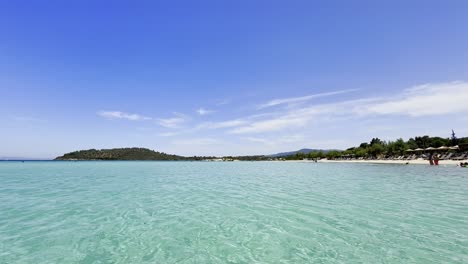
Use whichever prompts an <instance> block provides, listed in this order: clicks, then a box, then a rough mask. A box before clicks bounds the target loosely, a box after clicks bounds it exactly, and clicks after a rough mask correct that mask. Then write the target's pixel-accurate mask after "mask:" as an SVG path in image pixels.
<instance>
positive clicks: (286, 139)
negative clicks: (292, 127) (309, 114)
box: [242, 135, 305, 146]
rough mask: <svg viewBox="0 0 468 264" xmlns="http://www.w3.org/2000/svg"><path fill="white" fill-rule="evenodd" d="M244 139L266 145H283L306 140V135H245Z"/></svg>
mask: <svg viewBox="0 0 468 264" xmlns="http://www.w3.org/2000/svg"><path fill="white" fill-rule="evenodd" d="M242 139H244V140H247V141H250V142H255V143H262V144H265V145H271V146H274V145H282V144H290V143H296V142H302V141H304V140H305V137H304V135H286V136H279V137H244V138H242Z"/></svg>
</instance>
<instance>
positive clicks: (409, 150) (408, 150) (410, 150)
mask: <svg viewBox="0 0 468 264" xmlns="http://www.w3.org/2000/svg"><path fill="white" fill-rule="evenodd" d="M405 151H407V152H412V151H414V150H412V149H407V150H405Z"/></svg>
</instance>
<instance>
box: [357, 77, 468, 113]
mask: <svg viewBox="0 0 468 264" xmlns="http://www.w3.org/2000/svg"><path fill="white" fill-rule="evenodd" d="M467 102H468V83H466V82H460V81H459V82H449V83H434V84H425V85H419V86H415V87H412V88H409V89H407V90H405V91H404V92H403V93H402V94H401V95H400V96H398V97H396V98H392V99H389V100H388V101H385V102H379V103H378V104H370V105H364V106H363V107H361V108H360V109H359V110H358V111H361V112H362V111H363V112H365V113H374V114H385V115H386V114H399V115H408V116H413V117H419V116H427V115H444V114H451V113H461V112H468V103H467Z"/></svg>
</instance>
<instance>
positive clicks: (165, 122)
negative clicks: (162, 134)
mask: <svg viewBox="0 0 468 264" xmlns="http://www.w3.org/2000/svg"><path fill="white" fill-rule="evenodd" d="M173 114H174V117H170V118H159V119H158V123H159V125H160V126H163V127H166V128H179V127H181V125H182V124H183V123H185V122H186V121H187V120H188V116H186V115H184V114H181V113H177V112H174V113H173Z"/></svg>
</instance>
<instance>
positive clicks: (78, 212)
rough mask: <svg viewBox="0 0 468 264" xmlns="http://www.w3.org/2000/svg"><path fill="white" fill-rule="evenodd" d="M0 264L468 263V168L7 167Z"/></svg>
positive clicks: (1, 181)
mask: <svg viewBox="0 0 468 264" xmlns="http://www.w3.org/2000/svg"><path fill="white" fill-rule="evenodd" d="M0 263H22V264H23V263H35V264H36V263H421V264H429V263H437V264H440V263H468V169H466V168H460V167H456V166H438V167H436V166H428V165H383V164H350V163H311V162H307V163H305V162H304V163H301V162H156V161H78V162H73V161H26V162H18V161H4V162H0Z"/></svg>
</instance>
